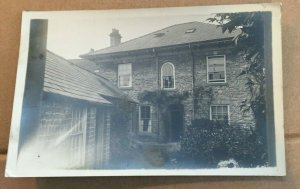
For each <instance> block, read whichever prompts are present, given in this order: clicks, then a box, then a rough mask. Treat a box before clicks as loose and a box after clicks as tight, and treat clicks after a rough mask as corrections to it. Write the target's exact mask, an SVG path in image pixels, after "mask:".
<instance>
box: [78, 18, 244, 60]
mask: <svg viewBox="0 0 300 189" xmlns="http://www.w3.org/2000/svg"><path fill="white" fill-rule="evenodd" d="M237 33H239V31H235V32H232V33H229V32H224V33H223V32H222V29H221V28H220V27H217V25H214V24H209V23H203V22H188V23H183V24H176V25H173V26H170V27H167V28H164V29H161V30H158V31H155V32H152V33H149V34H147V35H144V36H141V37H138V38H135V39H132V40H129V41H126V42H123V43H121V44H120V45H117V46H114V47H107V48H104V49H100V50H96V51H91V52H89V53H87V54H84V55H81V56H82V57H84V58H87V57H89V56H93V55H101V54H108V53H116V52H124V51H134V50H140V49H149V48H155V47H164V46H172V45H179V44H188V43H194V42H204V41H210V40H217V39H226V38H232V37H234V36H235V35H236V34H237Z"/></svg>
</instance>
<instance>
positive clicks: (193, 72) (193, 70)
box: [189, 43, 195, 120]
mask: <svg viewBox="0 0 300 189" xmlns="http://www.w3.org/2000/svg"><path fill="white" fill-rule="evenodd" d="M189 49H190V53H191V56H192V98H193V106H192V107H193V115H192V119H193V120H194V119H195V96H194V91H195V57H194V52H193V50H192V48H191V44H190V43H189Z"/></svg>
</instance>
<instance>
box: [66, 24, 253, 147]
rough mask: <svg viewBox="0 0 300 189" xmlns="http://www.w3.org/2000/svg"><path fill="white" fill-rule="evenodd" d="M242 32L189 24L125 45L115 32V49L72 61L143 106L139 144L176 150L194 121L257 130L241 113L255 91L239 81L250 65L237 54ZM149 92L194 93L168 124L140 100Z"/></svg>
mask: <svg viewBox="0 0 300 189" xmlns="http://www.w3.org/2000/svg"><path fill="white" fill-rule="evenodd" d="M237 33H238V32H235V33H227V32H225V33H223V32H222V30H221V28H217V27H216V25H213V24H208V23H201V22H189V23H183V24H177V25H173V26H170V27H167V28H164V29H161V30H158V31H154V32H152V33H149V34H146V35H144V36H141V37H138V38H135V39H132V40H129V41H126V42H123V43H121V34H120V33H119V31H118V30H117V29H113V30H112V33H111V34H110V41H111V46H110V47H107V48H104V49H100V50H91V51H90V52H89V53H87V54H84V55H81V58H82V59H78V60H72V62H74V63H75V64H77V65H79V66H81V67H83V68H87V69H89V70H90V71H93V72H95V73H96V74H100V75H102V76H103V77H105V78H107V79H108V80H109V81H110V82H111V83H113V84H114V85H116V86H118V88H119V89H120V90H122V91H123V92H124V93H126V94H128V95H129V96H130V98H132V99H133V100H134V101H136V102H138V103H139V105H138V106H137V108H136V110H135V112H134V113H133V114H132V126H131V129H130V136H132V137H131V139H132V141H133V143H134V144H139V145H147V144H149V143H150V144H166V145H167V146H169V147H172V146H174V145H177V144H178V142H179V140H180V137H181V136H182V134H183V131H184V128H186V127H187V126H189V125H190V124H191V122H192V120H194V119H199V118H209V119H211V120H226V121H228V122H229V124H230V125H231V126H241V127H252V126H254V124H255V123H254V118H253V115H252V113H251V112H246V113H242V112H241V109H240V105H241V103H242V101H243V100H244V99H245V98H248V97H249V95H250V93H249V89H247V88H246V87H245V83H246V82H247V81H246V79H245V78H244V77H238V75H239V73H240V71H241V69H242V67H243V66H245V65H246V63H245V62H244V61H243V58H242V57H241V56H240V55H238V54H237V53H236V52H235V48H236V47H235V45H234V42H233V38H234V36H235V35H236V34H237ZM145 91H164V93H167V94H170V95H172V94H182V93H184V92H187V93H188V94H189V95H188V97H187V98H186V99H184V101H183V102H182V103H180V104H174V105H170V106H169V107H167V108H168V111H169V117H168V119H169V120H168V124H163V121H162V119H163V118H162V117H161V116H160V115H159V111H160V110H159V108H158V107H157V106H155V105H153V104H151V103H148V102H145V101H141V100H140V98H139V96H140V95H141V94H142V93H144V92H145ZM209 91H210V92H209Z"/></svg>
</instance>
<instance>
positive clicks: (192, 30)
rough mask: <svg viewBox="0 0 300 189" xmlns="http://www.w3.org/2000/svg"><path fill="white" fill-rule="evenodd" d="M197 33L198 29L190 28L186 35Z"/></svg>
mask: <svg viewBox="0 0 300 189" xmlns="http://www.w3.org/2000/svg"><path fill="white" fill-rule="evenodd" d="M195 31H196V28H190V29H188V30H186V31H185V33H194V32H195Z"/></svg>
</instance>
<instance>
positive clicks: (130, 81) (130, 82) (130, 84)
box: [118, 63, 132, 88]
mask: <svg viewBox="0 0 300 189" xmlns="http://www.w3.org/2000/svg"><path fill="white" fill-rule="evenodd" d="M124 65H130V78H129V79H130V80H129V86H120V71H119V70H120V66H124ZM118 87H119V88H131V87H132V64H131V63H126V64H118Z"/></svg>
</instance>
